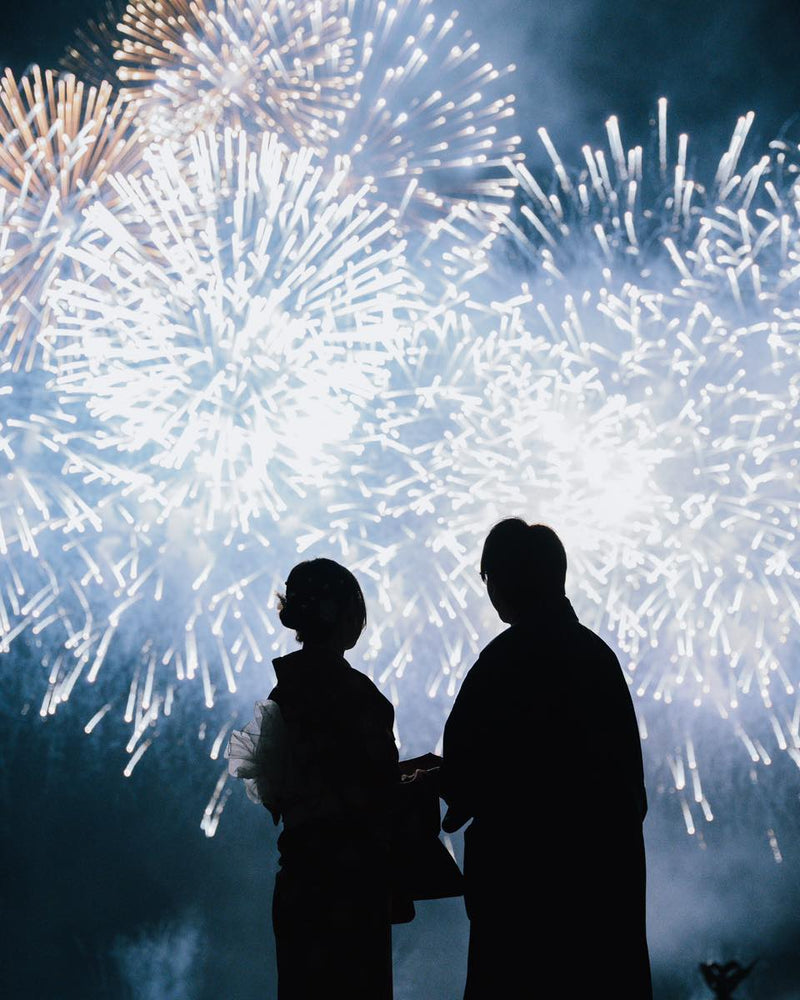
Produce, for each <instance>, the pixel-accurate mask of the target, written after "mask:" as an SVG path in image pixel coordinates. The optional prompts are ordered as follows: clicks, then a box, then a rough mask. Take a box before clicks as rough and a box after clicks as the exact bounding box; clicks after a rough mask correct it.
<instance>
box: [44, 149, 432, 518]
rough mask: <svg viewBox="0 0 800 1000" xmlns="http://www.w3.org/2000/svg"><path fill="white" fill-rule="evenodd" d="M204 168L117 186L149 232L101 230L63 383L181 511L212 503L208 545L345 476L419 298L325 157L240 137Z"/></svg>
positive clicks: (97, 219)
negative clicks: (407, 310) (359, 429)
mask: <svg viewBox="0 0 800 1000" xmlns="http://www.w3.org/2000/svg"><path fill="white" fill-rule="evenodd" d="M192 151H193V152H192V167H191V170H190V171H189V173H190V176H191V177H193V178H194V185H193V186H190V185H187V183H186V181H185V165H184V164H183V162H182V160H181V159H180V158H179V157H177V156H176V155H175V150H174V149H173V148H164V149H162V151H161V153H160V154H158V155H157V156H156V157H155V159H154V161H153V163H154V169H153V172H152V173H151V174H149V175H148V176H147V177H145V178H143V179H142V180H141V181H133V182H132V181H129V180H124V179H120V180H119V181H118V182H117V184H116V186H117V190H118V194H119V197H120V198H121V199H122V200H124V201H125V203H126V204H127V206H128V207H129V208H130V210H131V212H132V213H133V214H135V215H136V216H137V217H138V218H139V219H142V220H145V222H144V223H142V224H136V225H133V226H132V227H130V228H128V229H123V228H120V226H119V225H118V224H117V220H116V218H115V217H114V216H112V215H111V214H110V213H108V212H105V211H98V212H93V213H91V219H92V222H93V224H94V225H95V226H96V227H97V230H96V233H95V235H94V237H93V238H92V239H91V240H90V242H89V244H87V249H85V250H83V251H81V252H80V254H79V256H80V262H81V265H82V266H83V267H84V268H86V269H91V268H94V269H95V274H94V277H92V278H89V279H88V280H86V281H83V282H77V281H71V282H63V283H62V285H61V288H60V291H59V301H60V302H61V303H62V307H63V308H62V312H63V315H64V318H63V319H62V321H61V323H60V325H59V329H58V331H57V333H56V334H55V336H54V341H55V342H58V343H59V344H60V346H59V347H58V348H57V354H58V358H59V363H60V365H61V375H60V376H59V381H58V384H59V386H60V387H61V388H62V389H63V390H64V391H66V392H69V393H71V394H73V395H76V396H80V397H82V398H83V399H85V400H86V403H87V405H88V408H89V410H90V412H91V413H92V414H93V416H95V417H97V418H98V419H100V420H101V421H102V426H103V427H104V429H105V430H104V435H105V438H104V441H103V445H104V446H105V447H111V446H113V447H114V448H116V449H119V450H120V451H122V452H125V453H128V454H130V455H131V456H142V457H146V461H147V462H148V463H149V464H150V465H151V466H152V467H157V468H158V469H160V470H163V481H164V494H165V497H167V498H168V499H166V501H165V502H166V504H167V510H172V509H177V508H179V507H181V506H182V505H183V504H184V502H185V501H186V500H187V498H189V497H191V498H192V499H197V498H198V497H199V498H200V503H201V506H204V507H205V511H206V513H205V515H204V517H203V525H204V530H210V529H213V528H214V527H215V526H216V525H217V524H218V522H221V523H223V524H224V523H225V522H228V523H229V522H231V521H233V522H235V523H236V524H238V525H239V527H240V528H242V529H243V530H246V529H247V524H248V522H249V520H250V519H251V518H252V517H257V516H259V515H260V514H261V513H267V514H268V515H269V516H271V517H273V518H274V517H277V516H278V515H279V514H280V513H281V512H282V511H285V510H286V509H287V504H288V503H291V502H292V499H296V498H297V497H298V496H303V495H305V493H306V492H307V491H308V490H309V489H310V488H313V487H314V486H315V485H316V487H317V488H318V487H319V485H320V482H322V481H325V480H326V479H327V478H328V477H330V475H331V473H332V472H333V468H334V467H335V466H336V460H335V459H334V458H333V457H332V456H331V455H329V454H328V453H327V449H328V447H329V446H331V445H333V444H334V443H336V442H344V441H346V440H347V438H348V436H349V434H350V432H351V430H352V428H353V424H354V420H355V418H356V414H357V408H358V406H359V402H360V400H363V399H365V398H368V397H369V396H370V395H372V394H374V392H375V391H376V390H377V389H378V388H379V387H380V383H381V378H382V376H381V364H382V360H381V359H382V357H383V356H385V355H386V354H387V352H388V351H389V350H390V349H392V348H393V345H397V343H398V342H399V341H400V340H401V339H402V337H403V325H402V313H403V309H404V305H405V302H404V299H408V300H409V301H411V300H412V299H413V292H412V289H411V286H410V284H409V280H408V278H407V276H405V272H404V271H403V267H402V263H403V262H402V250H403V247H402V245H401V244H394V243H391V244H388V245H385V246H384V245H382V244H383V243H384V236H385V234H386V232H387V229H388V227H389V222H388V220H386V219H385V217H383V213H382V212H381V211H380V210H374V211H368V210H366V209H362V208H359V207H358V202H359V200H360V199H359V196H358V193H356V194H355V195H346V196H343V197H341V198H340V197H339V188H340V186H341V182H342V177H341V175H340V176H339V177H338V178H334V179H333V180H326V179H324V178H323V177H322V175H321V171H320V169H319V167H318V166H316V165H315V164H314V162H313V159H312V157H311V155H310V153H308V152H303V153H296V154H290V155H287V154H286V153H284V152H283V150H282V148H281V147H280V146H279V144H278V143H277V142H276V141H275V139H274V137H270V136H265V137H264V138H263V139H262V141H261V142H260V143H257V142H253V141H249V142H248V139H247V136H246V135H245V134H244V133H239V134H238V135H234V134H233V133H231V132H226V133H225V135H224V137H223V138H222V140H221V141H218V140H217V139H216V138H215V137H214V136H213V135H212V134H211V133H205V134H203V135H202V136H199V137H197V138H196V139H195V140H194V141H193V143H192ZM394 349H395V350H396V346H394ZM332 463H333V464H332ZM159 475H160V476H161V473H160V474H159Z"/></svg>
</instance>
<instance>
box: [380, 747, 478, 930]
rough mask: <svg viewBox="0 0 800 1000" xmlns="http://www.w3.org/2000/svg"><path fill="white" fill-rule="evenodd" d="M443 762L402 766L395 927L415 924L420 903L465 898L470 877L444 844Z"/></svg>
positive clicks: (395, 830)
mask: <svg viewBox="0 0 800 1000" xmlns="http://www.w3.org/2000/svg"><path fill="white" fill-rule="evenodd" d="M439 763H441V758H439V757H436V756H435V755H434V754H425V755H424V756H423V757H415V758H413V759H412V760H407V761H401V762H400V774H401V780H400V781H399V782H398V785H397V788H396V790H395V809H394V815H393V823H392V834H393V836H392V887H393V889H392V923H396V924H399V923H408V922H409V921H410V920H413V919H414V915H415V910H414V901H415V900H421V899H444V898H447V897H450V896H461V895H463V894H464V876H463V875H462V874H461V870H460V868H459V867H458V865H457V863H456V861H455V858H453V856H452V855H451V854H450V852H449V851H448V849H447V847H446V846H445V845H444V843H442V841H441V839H440V837H439V834H440V831H441V821H440V810H439V767H438V766H431V765H437V764H439Z"/></svg>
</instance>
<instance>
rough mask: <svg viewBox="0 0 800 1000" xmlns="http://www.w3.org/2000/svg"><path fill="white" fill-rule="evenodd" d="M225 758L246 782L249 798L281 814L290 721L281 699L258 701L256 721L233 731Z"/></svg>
mask: <svg viewBox="0 0 800 1000" xmlns="http://www.w3.org/2000/svg"><path fill="white" fill-rule="evenodd" d="M225 757H226V758H227V761H228V773H229V774H230V775H231V777H233V778H240V779H241V780H242V781H244V787H245V790H246V791H247V797H248V798H249V799H251V800H252V801H253V802H257V803H260V804H261V805H263V806H266V808H267V809H269V810H270V811H271V812H272V813H273V814H275V813H277V812H278V811H279V807H278V802H279V801H280V793H281V788H282V785H283V776H284V767H285V760H286V723H285V722H284V721H283V716H282V715H281V710H280V707H279V706H278V704H277V702H274V701H270V700H269V699H267V700H266V701H257V702H256V704H255V717H254V718H253V719H252V721H250V722H248V723H247V725H246V726H245V727H244V729H235V730H234V731H233V732H232V733H231V738H230V741H229V742H228V746H227V747H226V748H225Z"/></svg>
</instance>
